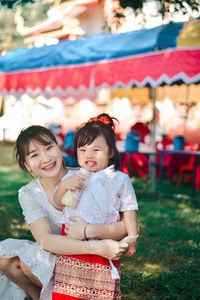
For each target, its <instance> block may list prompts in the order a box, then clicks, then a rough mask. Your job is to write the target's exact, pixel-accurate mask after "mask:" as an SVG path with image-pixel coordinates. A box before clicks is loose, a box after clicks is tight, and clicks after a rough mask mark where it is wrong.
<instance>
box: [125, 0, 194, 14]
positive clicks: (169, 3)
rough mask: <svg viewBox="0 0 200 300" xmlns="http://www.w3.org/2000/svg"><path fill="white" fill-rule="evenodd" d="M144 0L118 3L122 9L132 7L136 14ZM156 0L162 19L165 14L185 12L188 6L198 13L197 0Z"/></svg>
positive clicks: (145, 0)
mask: <svg viewBox="0 0 200 300" xmlns="http://www.w3.org/2000/svg"><path fill="white" fill-rule="evenodd" d="M145 2H147V0H136V1H132V0H119V5H120V7H121V8H123V9H125V8H128V7H129V8H132V9H133V11H134V12H135V13H136V14H137V13H138V12H141V11H142V8H143V5H144V3H145ZM157 2H158V3H159V4H160V5H159V7H160V8H159V10H158V14H161V15H162V18H163V19H164V18H165V17H166V15H168V14H170V15H173V14H175V13H177V12H182V13H183V14H187V13H188V8H190V9H191V11H193V12H194V11H195V12H197V13H198V15H199V14H200V1H199V0H184V1H183V0H157ZM121 17H123V14H122V15H121Z"/></svg>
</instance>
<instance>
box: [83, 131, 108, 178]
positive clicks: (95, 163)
mask: <svg viewBox="0 0 200 300" xmlns="http://www.w3.org/2000/svg"><path fill="white" fill-rule="evenodd" d="M112 156H113V151H110V150H109V146H108V144H107V142H106V140H105V138H104V137H103V136H102V135H100V136H98V137H97V138H96V139H95V140H94V141H93V142H92V143H91V144H90V145H88V144H86V145H85V146H81V147H78V148H77V158H78V164H79V165H80V166H81V167H83V168H87V166H88V163H89V164H90V171H92V172H97V171H100V170H103V169H104V168H106V167H107V166H108V162H109V159H110V158H111V157H112Z"/></svg>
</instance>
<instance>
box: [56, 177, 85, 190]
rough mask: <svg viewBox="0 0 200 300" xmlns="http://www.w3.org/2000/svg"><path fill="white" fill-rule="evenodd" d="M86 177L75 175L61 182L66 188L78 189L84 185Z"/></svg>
mask: <svg viewBox="0 0 200 300" xmlns="http://www.w3.org/2000/svg"><path fill="white" fill-rule="evenodd" d="M84 183H85V179H84V178H82V177H80V176H78V175H73V176H70V177H68V178H66V179H64V180H63V181H62V182H61V187H62V188H63V189H66V190H76V189H81V188H82V187H83V186H84Z"/></svg>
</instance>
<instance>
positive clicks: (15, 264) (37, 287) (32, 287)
mask: <svg viewBox="0 0 200 300" xmlns="http://www.w3.org/2000/svg"><path fill="white" fill-rule="evenodd" d="M22 266H23V267H22ZM25 269H26V270H25ZM0 271H1V272H2V273H3V274H4V275H5V276H6V277H7V278H8V279H10V280H11V281H13V282H14V283H15V284H17V285H18V286H19V287H20V288H22V289H23V290H24V291H25V292H26V293H27V294H28V295H29V296H30V297H31V298H32V299H33V300H38V299H39V298H40V291H41V283H40V281H39V280H38V279H37V278H36V277H35V276H33V274H31V276H32V278H31V279H29V278H28V277H27V275H28V267H27V266H26V265H24V264H22V263H21V262H20V259H19V257H13V258H9V259H7V258H3V257H0ZM24 271H26V273H27V275H25V273H24ZM29 272H30V273H31V271H30V270H29Z"/></svg>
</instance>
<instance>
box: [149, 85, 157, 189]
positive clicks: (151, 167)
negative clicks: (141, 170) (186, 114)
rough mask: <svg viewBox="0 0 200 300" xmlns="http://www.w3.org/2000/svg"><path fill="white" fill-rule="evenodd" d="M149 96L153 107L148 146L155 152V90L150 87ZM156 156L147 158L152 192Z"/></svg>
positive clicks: (154, 186)
mask: <svg viewBox="0 0 200 300" xmlns="http://www.w3.org/2000/svg"><path fill="white" fill-rule="evenodd" d="M150 96H151V101H152V105H153V117H152V124H151V131H150V146H151V149H152V152H156V147H155V140H156V138H155V137H156V89H155V87H150ZM155 171H156V155H154V154H153V155H150V156H149V177H150V182H151V185H150V188H151V191H152V192H155V190H156V176H155V173H156V172H155Z"/></svg>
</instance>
